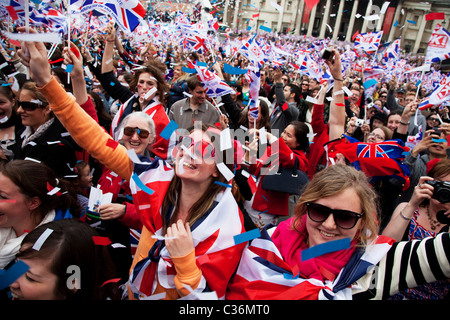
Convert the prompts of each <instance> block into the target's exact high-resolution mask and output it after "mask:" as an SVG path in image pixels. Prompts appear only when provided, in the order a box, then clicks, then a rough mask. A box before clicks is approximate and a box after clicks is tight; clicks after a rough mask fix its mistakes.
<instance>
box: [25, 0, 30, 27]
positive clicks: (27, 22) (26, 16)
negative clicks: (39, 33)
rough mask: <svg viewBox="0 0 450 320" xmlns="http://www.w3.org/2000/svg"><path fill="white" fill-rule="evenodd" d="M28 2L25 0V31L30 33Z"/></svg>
mask: <svg viewBox="0 0 450 320" xmlns="http://www.w3.org/2000/svg"><path fill="white" fill-rule="evenodd" d="M29 9H30V8H29V2H28V0H25V30H26V32H27V33H30V11H29Z"/></svg>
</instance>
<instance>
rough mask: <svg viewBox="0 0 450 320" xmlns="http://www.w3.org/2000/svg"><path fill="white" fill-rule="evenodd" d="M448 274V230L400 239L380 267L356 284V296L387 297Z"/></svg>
mask: <svg viewBox="0 0 450 320" xmlns="http://www.w3.org/2000/svg"><path fill="white" fill-rule="evenodd" d="M447 278H450V237H449V234H448V233H440V234H438V235H437V236H436V237H434V238H433V237H428V238H425V239H423V240H411V241H401V242H396V243H394V244H393V245H392V247H391V249H390V250H389V251H388V253H387V254H386V256H385V257H384V258H383V259H382V260H381V261H380V262H379V263H378V264H377V266H376V268H374V269H373V270H372V271H371V272H368V273H367V274H366V275H365V276H364V277H362V278H361V279H360V280H358V281H357V283H358V286H353V290H352V291H353V298H354V299H364V300H365V299H376V300H386V299H388V298H389V297H390V296H392V295H394V294H396V293H397V292H399V291H403V290H405V289H408V288H415V287H417V286H418V285H422V284H427V283H431V282H434V281H436V280H444V279H447ZM357 287H359V289H357Z"/></svg>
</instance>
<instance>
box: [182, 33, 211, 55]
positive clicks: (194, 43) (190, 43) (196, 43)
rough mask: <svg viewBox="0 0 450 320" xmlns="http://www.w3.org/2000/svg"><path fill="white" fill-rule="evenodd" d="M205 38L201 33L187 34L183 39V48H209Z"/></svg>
mask: <svg viewBox="0 0 450 320" xmlns="http://www.w3.org/2000/svg"><path fill="white" fill-rule="evenodd" d="M205 41H206V39H205V38H202V37H201V36H199V35H196V34H191V35H187V36H186V37H185V38H184V39H183V49H184V50H195V51H199V52H201V51H202V50H203V49H204V50H207V48H206V45H205Z"/></svg>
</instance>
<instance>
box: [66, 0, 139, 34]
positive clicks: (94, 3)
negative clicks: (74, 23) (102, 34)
mask: <svg viewBox="0 0 450 320" xmlns="http://www.w3.org/2000/svg"><path fill="white" fill-rule="evenodd" d="M76 7H79V10H80V11H75V10H74V9H75V8H76ZM71 8H72V13H80V12H81V13H85V12H90V11H92V10H94V9H95V10H98V11H100V12H102V13H105V14H110V15H111V16H112V17H113V18H114V19H115V21H116V22H117V24H118V25H119V26H120V27H121V28H122V30H124V31H126V32H133V31H134V29H136V28H137V26H138V25H139V24H140V23H141V21H143V19H144V16H145V12H146V11H145V8H144V6H143V5H142V3H141V2H140V1H139V0H85V1H83V2H81V1H76V0H72V1H71Z"/></svg>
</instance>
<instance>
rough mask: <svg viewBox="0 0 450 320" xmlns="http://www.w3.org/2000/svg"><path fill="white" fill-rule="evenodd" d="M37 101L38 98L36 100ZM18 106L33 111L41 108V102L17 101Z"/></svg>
mask: <svg viewBox="0 0 450 320" xmlns="http://www.w3.org/2000/svg"><path fill="white" fill-rule="evenodd" d="M36 101H39V100H36ZM17 103H18V105H19V107H21V108H22V109H23V110H24V111H34V110H36V109H37V108H42V102H41V101H39V102H32V101H18V102H17Z"/></svg>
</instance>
